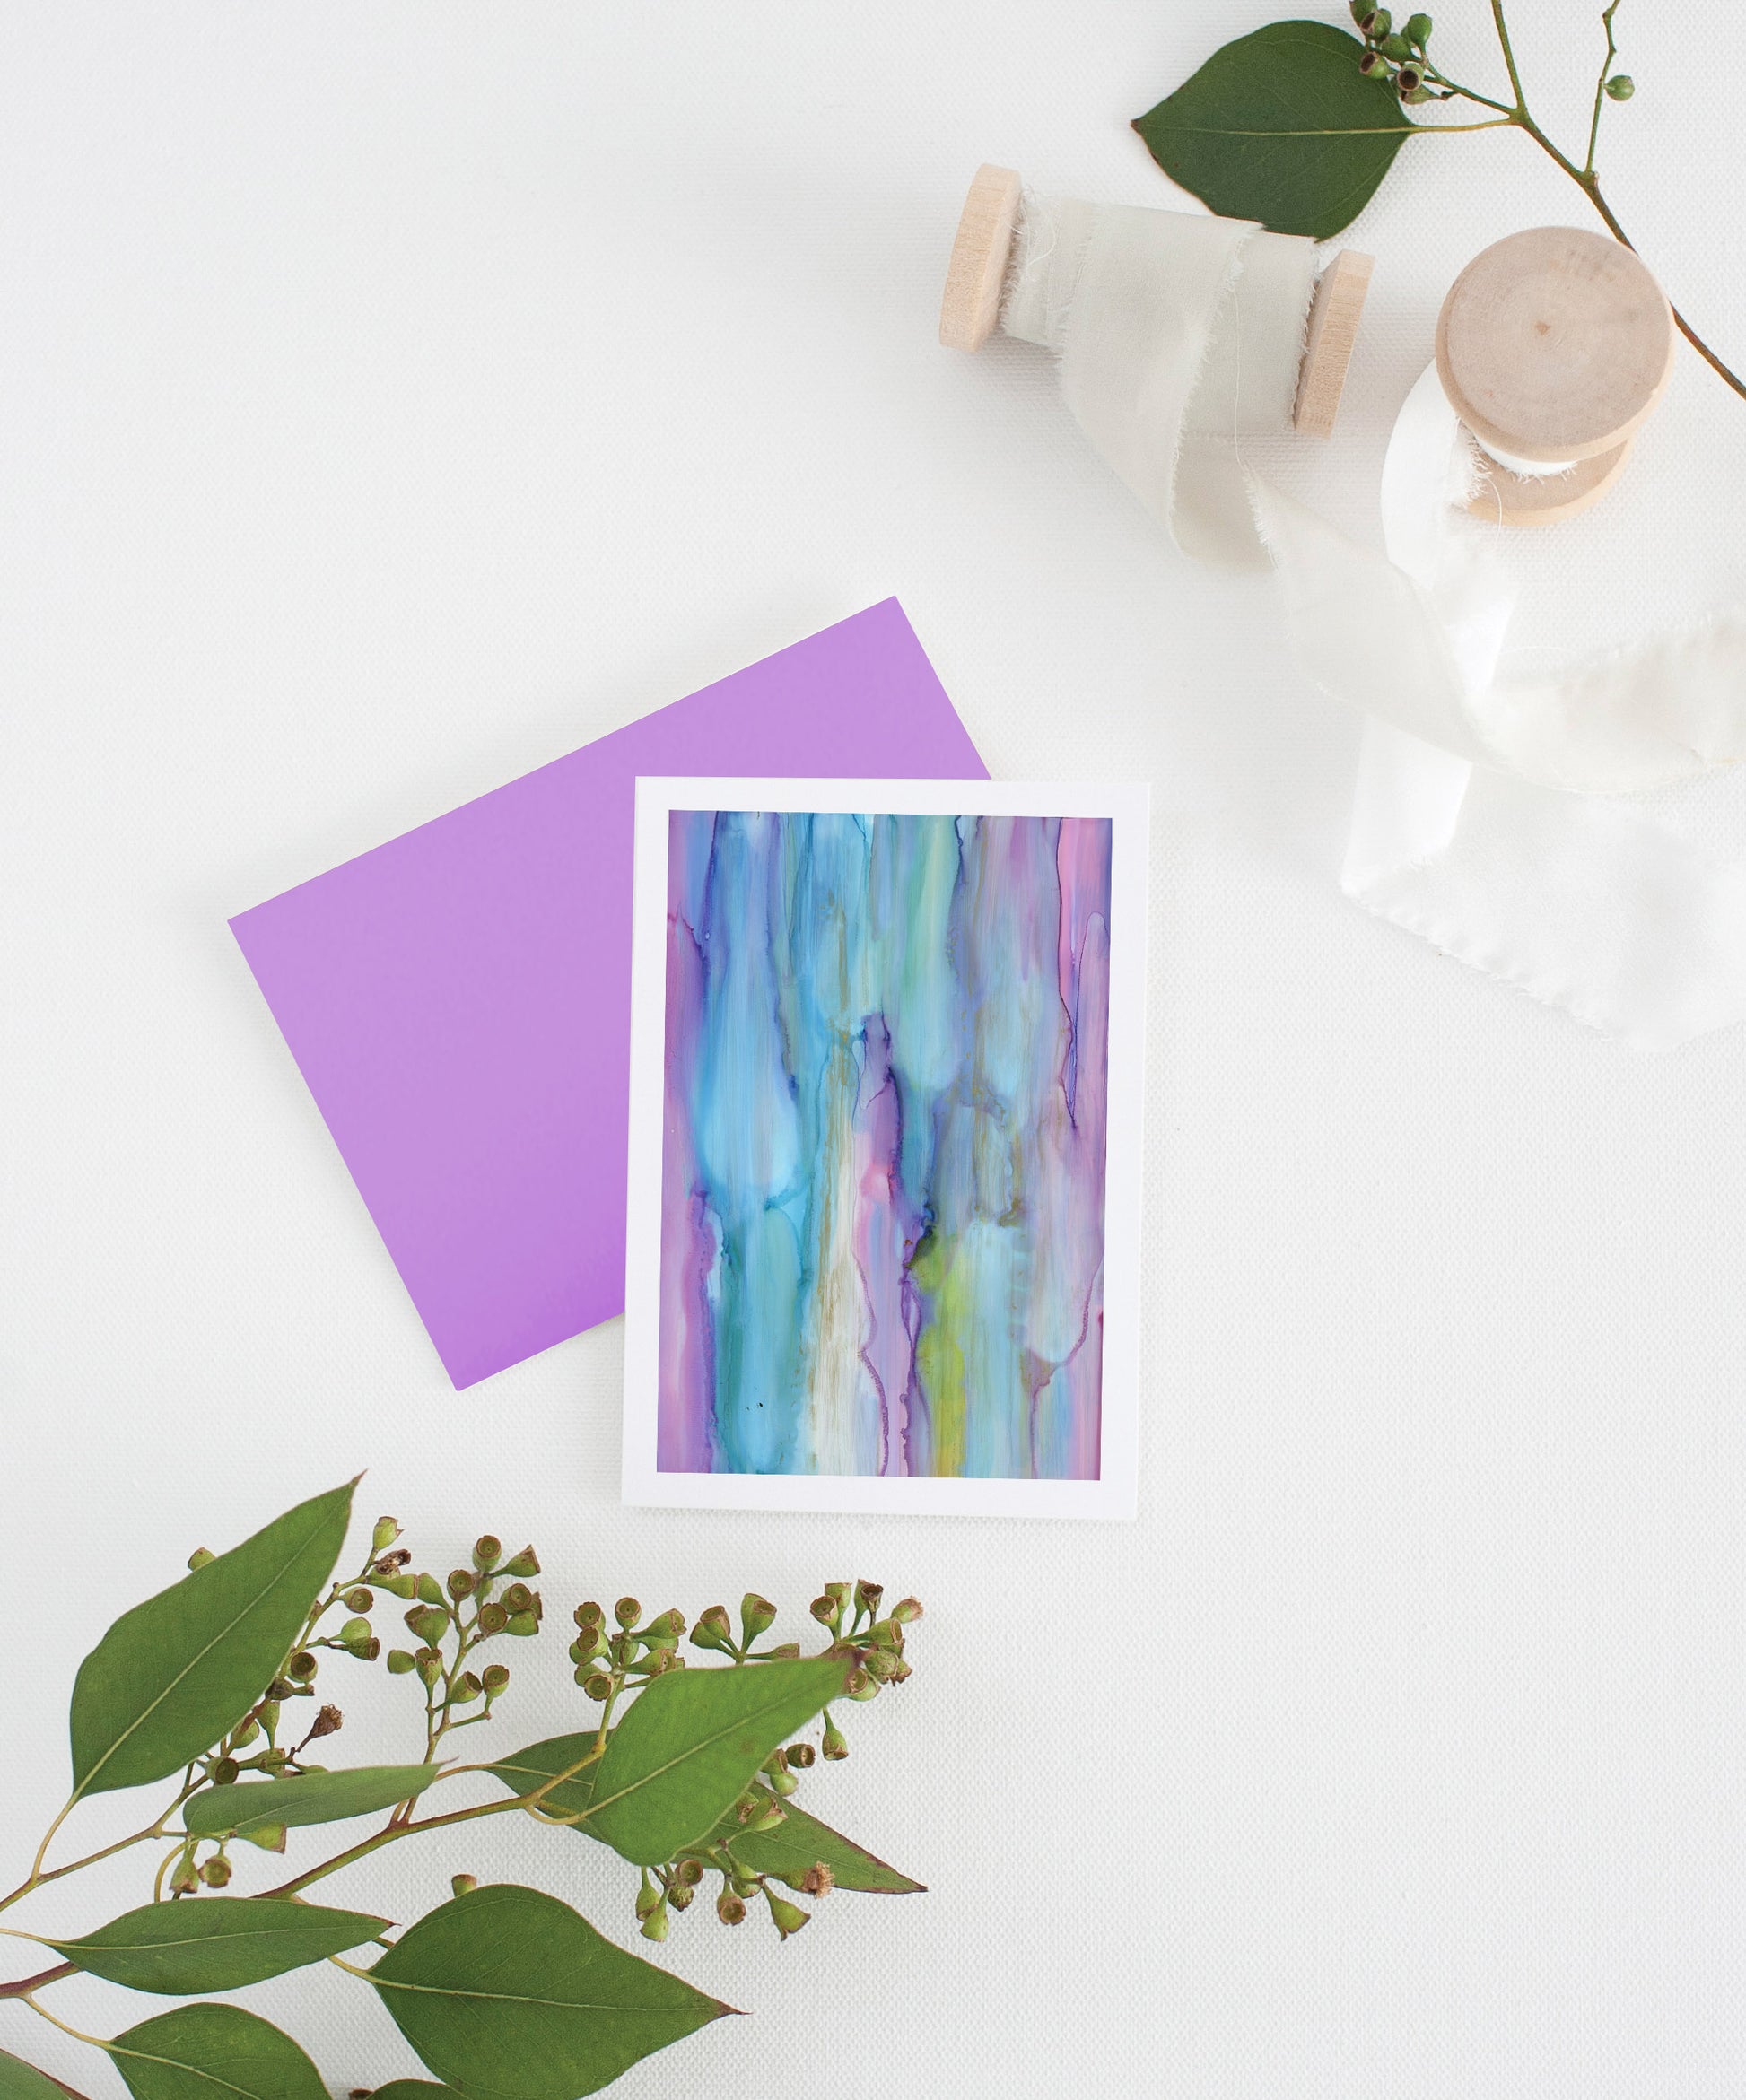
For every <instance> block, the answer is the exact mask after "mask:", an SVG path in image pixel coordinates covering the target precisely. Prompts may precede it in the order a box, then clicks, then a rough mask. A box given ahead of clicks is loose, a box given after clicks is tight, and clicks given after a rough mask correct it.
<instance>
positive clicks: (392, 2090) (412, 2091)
mask: <svg viewBox="0 0 1746 2100" xmlns="http://www.w3.org/2000/svg"><path fill="white" fill-rule="evenodd" d="M454 2090H455V2088H454V2087H452V2086H439V2085H435V2084H433V2083H432V2080H431V2079H429V2078H390V2079H389V2080H388V2084H387V2085H385V2086H378V2087H377V2088H376V2090H375V2091H374V2092H373V2093H372V2094H371V2096H370V2100H448V2096H449V2095H450V2094H451V2093H453V2092H454Z"/></svg>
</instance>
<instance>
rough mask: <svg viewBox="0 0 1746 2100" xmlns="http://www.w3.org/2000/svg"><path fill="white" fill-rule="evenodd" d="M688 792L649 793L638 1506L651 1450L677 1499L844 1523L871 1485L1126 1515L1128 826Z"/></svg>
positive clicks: (909, 799)
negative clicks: (647, 1217)
mask: <svg viewBox="0 0 1746 2100" xmlns="http://www.w3.org/2000/svg"><path fill="white" fill-rule="evenodd" d="M676 785H677V784H676V783H649V782H644V783H640V788H641V789H655V788H658V787H659V788H664V789H667V790H668V793H667V795H665V796H661V797H659V800H660V801H661V802H662V803H663V805H664V806H662V807H661V808H660V809H659V811H658V812H656V811H654V810H652V808H651V809H650V811H647V812H642V811H640V819H641V818H642V817H643V816H646V818H647V821H646V823H645V822H642V821H640V824H639V867H638V886H639V928H638V930H639V948H638V954H637V959H636V968H637V971H638V973H639V987H640V989H641V990H642V992H643V994H644V995H645V996H647V994H648V993H649V991H650V986H649V984H648V983H647V982H646V981H645V979H647V978H651V977H652V975H653V972H654V963H655V958H654V956H653V954H652V945H653V943H652V938H651V939H650V940H647V941H645V939H644V927H643V920H644V918H645V917H646V918H647V919H648V920H649V922H650V924H651V925H652V924H653V923H654V911H653V910H652V908H651V907H650V893H655V894H656V896H657V898H658V901H659V905H660V907H661V909H660V913H659V927H658V928H657V930H658V933H659V979H660V982H659V1025H658V1027H656V1026H653V1025H651V1026H650V1028H649V1029H648V1030H647V1031H646V1035H647V1037H649V1038H651V1039H652V1040H642V1041H640V1042H639V1045H638V1048H637V1050H636V1052H635V1059H634V1062H635V1072H634V1076H633V1127H632V1143H633V1212H634V1211H636V1210H638V1209H642V1210H652V1211H653V1213H654V1216H653V1219H652V1221H651V1223H650V1224H649V1225H648V1226H646V1227H645V1229H644V1230H643V1231H642V1232H638V1231H636V1230H635V1229H634V1228H633V1235H632V1251H631V1265H632V1273H631V1275H630V1276H628V1277H627V1304H628V1305H630V1306H631V1308H632V1316H633V1325H635V1326H637V1327H639V1328H641V1329H642V1330H643V1331H642V1333H641V1335H640V1346H639V1347H638V1348H637V1349H636V1350H635V1351H634V1352H633V1355H632V1360H631V1361H628V1362H627V1407H629V1408H638V1407H640V1408H641V1410H642V1413H643V1414H648V1413H650V1412H651V1413H652V1423H651V1424H647V1425H643V1424H639V1423H638V1422H636V1421H635V1420H634V1418H632V1419H627V1431H628V1432H629V1433H627V1440H626V1460H627V1477H628V1475H629V1471H630V1466H631V1460H632V1457H633V1442H634V1443H635V1444H636V1446H637V1449H638V1451H639V1452H640V1453H641V1455H642V1456H644V1457H648V1456H650V1455H651V1457H652V1466H651V1467H650V1468H647V1470H650V1471H652V1474H653V1475H654V1476H656V1477H658V1479H659V1481H660V1482H662V1483H665V1484H666V1486H667V1489H668V1494H665V1495H663V1496H662V1499H676V1500H692V1499H702V1500H717V1499H733V1500H742V1499H743V1500H754V1501H759V1502H764V1501H767V1500H768V1501H780V1500H781V1499H782V1497H781V1493H780V1489H779V1484H782V1483H789V1484H800V1483H811V1484H814V1485H815V1486H821V1487H823V1486H825V1484H829V1486H828V1488H827V1489H826V1493H825V1495H824V1496H823V1497H819V1496H816V1495H814V1494H801V1495H799V1496H797V1497H795V1498H794V1499H796V1500H797V1501H798V1502H799V1503H801V1504H802V1505H805V1504H808V1503H809V1504H811V1505H812V1506H818V1504H819V1503H820V1501H821V1500H822V1501H823V1502H825V1503H826V1505H828V1504H830V1503H837V1504H839V1505H840V1504H841V1503H842V1501H843V1499H844V1498H843V1495H842V1489H843V1487H844V1486H845V1484H847V1483H851V1482H853V1483H861V1484H865V1485H866V1487H867V1492H866V1493H864V1494H856V1495H853V1496H851V1497H850V1498H849V1499H850V1501H851V1503H853V1505H854V1506H868V1507H877V1506H895V1507H903V1506H906V1504H907V1505H908V1506H916V1507H946V1506H956V1507H966V1506H972V1507H973V1506H990V1507H997V1506H998V1507H1012V1506H1023V1507H1036V1508H1040V1509H1046V1508H1048V1507H1049V1506H1050V1504H1049V1503H1048V1502H1047V1500H1046V1499H1044V1500H1041V1501H1039V1500H1037V1499H1035V1497H1034V1496H1033V1497H1029V1498H1027V1495H1026V1490H1031V1489H1038V1488H1041V1489H1044V1490H1047V1489H1051V1488H1055V1489H1061V1490H1078V1493H1079V1494H1080V1496H1081V1497H1082V1498H1085V1506H1087V1507H1104V1508H1108V1507H1111V1506H1112V1495H1114V1496H1116V1497H1120V1496H1121V1495H1122V1492H1123V1490H1122V1484H1121V1483H1120V1482H1112V1481H1111V1480H1110V1478H1109V1474H1110V1470H1111V1461H1112V1459H1116V1460H1119V1459H1120V1458H1121V1455H1122V1451H1123V1450H1124V1449H1125V1444H1126V1441H1127V1440H1126V1439H1125V1438H1122V1437H1118V1438H1116V1439H1115V1440H1113V1445H1112V1440H1111V1439H1110V1438H1109V1437H1108V1436H1107V1435H1106V1416H1107V1415H1108V1413H1109V1409H1110V1401H1111V1393H1110V1383H1111V1363H1110V1356H1111V1351H1110V1346H1109V1345H1110V1334H1109V1323H1110V1318H1111V1313H1112V1306H1111V1303H1110V1299H1111V1289H1110V1285H1111V1279H1112V1268H1113V1266H1114V1268H1116V1269H1117V1270H1119V1272H1120V1273H1121V1274H1122V1275H1123V1276H1125V1274H1126V1271H1127V1268H1128V1267H1130V1266H1131V1264H1130V1262H1129V1261H1128V1256H1129V1255H1130V1254H1131V1251H1132V1250H1131V1245H1130V1244H1124V1245H1123V1246H1122V1248H1121V1250H1120V1259H1119V1260H1118V1262H1117V1263H1116V1264H1115V1265H1112V1263H1111V1260H1110V1255H1111V1243H1110V1242H1111V1230H1112V1224H1113V1223H1115V1222H1119V1223H1120V1224H1122V1225H1124V1226H1125V1227H1126V1228H1127V1230H1128V1232H1129V1233H1130V1234H1132V1222H1131V1218H1129V1217H1127V1216H1122V1217H1120V1219H1119V1221H1118V1220H1113V1217H1112V1206H1111V1201H1110V1198H1111V1186H1112V1164H1113V1160H1114V1159H1115V1158H1116V1156H1117V1155H1115V1154H1114V1153H1113V1145H1114V1144H1115V1143H1116V1142H1117V1141H1119V1142H1120V1143H1121V1144H1122V1145H1123V1146H1130V1147H1131V1146H1133V1145H1134V1144H1135V1142H1136V1141H1137V1136H1138V1133H1137V1130H1136V1129H1135V1128H1133V1127H1132V1119H1131V1120H1130V1127H1129V1128H1125V1129H1123V1128H1119V1124H1120V1121H1121V1118H1120V1116H1119V1115H1118V1117H1117V1118H1116V1120H1115V1122H1114V1123H1113V1120H1112V1104H1113V1098H1116V1099H1117V1105H1118V1107H1119V1106H1120V1105H1121V1103H1120V1101H1119V1098H1118V1097H1119V1096H1120V1094H1121V1093H1122V1087H1121V1085H1120V1084H1119V1083H1120V1082H1121V1080H1122V1059H1123V1057H1124V1056H1127V1055H1129V1054H1130V1053H1134V1052H1137V1049H1138V1045H1137V1044H1132V1043H1116V1042H1114V1041H1113V1024H1115V1023H1117V1022H1118V1021H1119V1020H1120V1017H1121V1015H1122V1011H1123V1007H1122V1002H1120V1001H1115V1002H1113V998H1112V989H1113V968H1114V967H1115V966H1116V964H1117V963H1118V960H1119V959H1122V958H1124V957H1126V956H1131V955H1132V954H1134V953H1135V952H1136V951H1135V949H1134V945H1133V943H1132V941H1131V940H1130V941H1128V942H1126V943H1125V944H1124V943H1123V941H1122V935H1123V934H1124V933H1131V931H1132V930H1134V929H1131V928H1125V927H1124V925H1123V914H1124V912H1132V911H1143V909H1144V900H1143V895H1142V894H1134V895H1128V896H1119V895H1118V892H1117V873H1118V868H1119V866H1120V863H1121V858H1122V856H1121V854H1120V853H1119V851H1118V832H1119V831H1121V830H1122V827H1123V826H1124V824H1131V823H1133V822H1134V821H1135V820H1134V816H1133V812H1132V809H1131V806H1130V807H1129V808H1127V809H1124V810H1123V811H1122V812H1119V813H1118V812H1112V811H1110V810H1108V809H1104V808H1101V807H1080V806H1073V807H1064V806H1057V804H1056V803H1054V802H1051V801H1049V800H1043V801H1036V800H1035V791H1034V795H1033V804H1034V806H1032V807H1029V808H1026V807H1022V806H1020V807H1010V808H1008V807H1001V806H998V805H1000V804H1001V803H1002V802H1005V801H1008V800H1010V799H1011V797H1012V795H1013V790H1012V789H1010V788H1004V789H996V788H991V787H990V786H989V785H988V784H985V783H982V782H950V783H929V784H927V785H926V786H925V787H923V788H918V787H917V786H916V785H915V784H912V783H904V784H903V786H902V788H901V789H900V790H899V793H901V795H902V797H903V800H904V804H905V805H908V806H894V805H895V803H896V801H897V797H896V795H894V794H890V793H886V794H879V795H877V796H875V795H869V797H868V798H867V799H866V803H865V806H849V807H832V806H828V805H827V803H826V801H825V797H823V795H822V794H821V793H820V792H819V790H820V789H822V788H823V786H824V785H825V784H823V783H816V782H815V783H807V782H792V781H789V782H782V783H781V784H780V787H781V796H782V797H783V798H784V799H787V800H790V801H792V800H793V799H794V798H795V797H796V796H797V795H798V796H799V797H801V798H802V799H803V800H807V801H810V802H811V803H814V804H817V805H818V806H799V807H782V806H775V804H776V797H775V795H773V793H771V792H770V791H769V790H770V789H772V788H773V787H774V786H775V784H774V783H758V784H757V785H758V786H759V787H760V788H761V789H763V790H764V792H762V793H760V794H759V795H758V796H756V797H755V798H754V797H744V798H742V797H739V796H738V795H736V796H734V797H732V798H731V800H726V799H723V797H724V794H725V790H726V789H727V787H728V786H729V784H728V783H714V784H712V785H711V786H710V787H709V789H708V799H707V801H706V802H703V801H697V800H695V799H694V800H692V801H691V802H690V804H689V806H686V801H685V797H680V798H679V800H677V801H673V800H672V799H671V798H670V797H671V794H672V790H673V789H674V788H675V787H676ZM691 785H692V786H693V787H695V788H702V787H703V786H704V785H705V784H704V783H692V784H691ZM733 785H734V786H735V787H740V786H744V785H746V784H744V783H734V784H733ZM864 785H865V786H867V787H869V788H873V787H877V788H878V789H886V786H887V784H886V783H883V782H880V783H867V784H864ZM829 786H830V787H831V789H833V790H834V795H833V797H831V799H833V800H836V801H842V800H845V799H846V798H847V790H848V789H849V787H850V784H849V783H829ZM808 789H812V790H813V792H812V793H811V794H810V796H808V792H807V791H808ZM1108 792H1109V791H1104V794H1105V795H1107V794H1108ZM1131 792H1132V791H1130V794H1131ZM1054 793H1055V794H1056V796H1057V797H1059V798H1063V799H1064V798H1066V797H1067V794H1068V791H1066V790H1059V791H1054ZM1074 797H1075V799H1076V801H1077V802H1078V803H1080V804H1082V803H1084V802H1085V801H1086V799H1087V797H1086V791H1085V790H1083V789H1081V790H1076V791H1074ZM657 798H658V797H654V796H653V795H650V803H651V804H652V803H653V801H654V800H656V799H657ZM1091 799H1092V800H1093V801H1096V800H1098V799H1099V797H1091ZM917 801H922V802H930V801H931V802H933V803H935V804H936V805H943V806H933V807H916V806H912V805H913V804H914V803H915V802H917ZM954 802H956V803H957V804H958V805H960V806H956V807H954V806H949V805H950V804H952V803H954ZM989 804H992V805H996V806H984V805H989ZM657 819H658V820H659V821H658V822H657ZM1139 822H1140V823H1142V824H1143V806H1142V814H1141V816H1140V818H1139ZM645 842H646V843H647V845H648V847H649V848H650V853H649V858H650V860H651V861H653V860H659V862H660V863H661V866H660V867H659V870H657V869H656V868H655V867H652V866H650V867H645V866H644V865H643V853H644V850H645ZM1120 843H1121V844H1122V845H1128V844H1129V843H1130V841H1128V840H1127V839H1125V838H1123V839H1122V841H1120ZM1141 845H1142V848H1143V839H1142V841H1141ZM658 881H659V892H658V893H656V892H655V885H656V883H657V882H658ZM645 947H647V948H649V949H650V953H648V954H645V953H644V949H645ZM1136 989H1137V988H1136V987H1129V988H1128V990H1129V992H1130V993H1132V992H1134V991H1135V990H1136ZM648 1003H649V1006H650V1013H649V1015H648V1019H649V1020H650V1023H651V1024H653V1022H654V1020H655V1015H654V1010H653V1009H654V1006H655V1001H654V1000H653V999H652V998H650V999H649V1001H648ZM1128 1003H1129V1004H1130V1005H1131V998H1130V1001H1129V1002H1128ZM1113 1076H1114V1078H1115V1079H1116V1081H1117V1082H1118V1084H1117V1085H1116V1086H1115V1087H1114V1088H1113V1085H1112V1079H1113ZM1129 1091H1131V1089H1130V1090H1129ZM639 1097H640V1098H639ZM651 1101H652V1102H653V1104H654V1110H655V1113H654V1117H653V1119H652V1125H653V1126H658V1127H655V1128H652V1135H651V1134H650V1130H649V1129H645V1128H644V1127H643V1126H644V1125H645V1124H649V1123H650V1121H651V1120H650V1117H649V1114H648V1110H649V1104H650V1102H651ZM640 1106H641V1108H642V1117H641V1118H639V1114H638V1110H639V1107H640ZM1115 1179H1116V1181H1118V1182H1120V1183H1121V1184H1122V1185H1123V1186H1125V1184H1126V1182H1127V1181H1130V1180H1131V1179H1132V1175H1131V1173H1128V1174H1118V1175H1117V1176H1116V1177H1115ZM650 1181H652V1182H653V1184H654V1185H653V1187H652V1188H650ZM639 1185H641V1187H642V1191H643V1195H642V1202H641V1203H638V1202H637V1201H636V1200H635V1198H636V1192H637V1189H638V1188H639ZM650 1198H653V1200H652V1202H651V1201H650ZM1117 1208H1118V1210H1119V1211H1120V1210H1123V1209H1125V1208H1126V1206H1125V1205H1118V1207H1117ZM650 1256H652V1262H651V1261H650ZM651 1270H652V1273H650V1271H651ZM638 1285H641V1286H642V1287H641V1289H639V1288H637V1287H636V1286H638ZM1119 1295H1120V1293H1118V1296H1119ZM1127 1355H1128V1352H1127V1351H1126V1350H1123V1349H1118V1350H1117V1352H1116V1372H1117V1376H1118V1379H1122V1380H1129V1382H1131V1380H1130V1379H1129V1372H1128V1368H1127V1365H1126V1356H1127ZM633 1372H634V1374H635V1378H636V1381H637V1382H638V1383H640V1384H641V1385H642V1386H643V1387H644V1388H645V1389H648V1388H652V1390H651V1391H650V1390H643V1391H642V1393H641V1394H633V1390H632V1383H633ZM650 1400H652V1408H651V1409H650V1407H649V1402H650ZM650 1426H651V1427H652V1432H653V1435H652V1442H653V1450H652V1454H649V1453H648V1452H647V1449H646V1447H647V1442H648V1438H647V1435H646V1433H642V1430H644V1429H646V1428H647V1427H650ZM643 1469H644V1468H638V1470H639V1471H642V1470H643ZM703 1482H710V1483H715V1484H720V1483H724V1482H738V1483H739V1484H740V1485H741V1486H742V1487H743V1486H746V1485H747V1484H755V1492H754V1493H752V1494H746V1495H742V1494H733V1495H732V1496H731V1497H721V1496H717V1495H710V1494H703V1495H697V1494H694V1490H695V1489H696V1488H697V1487H698V1486H700V1484H701V1483H703ZM945 1484H949V1486H947V1492H946V1493H944V1494H942V1492H941V1489H942V1486H943V1485H945ZM641 1485H642V1487H643V1488H644V1489H647V1488H648V1487H649V1486H650V1481H649V1480H648V1479H647V1478H644V1479H642V1483H641ZM950 1486H958V1487H963V1488H965V1490H967V1495H966V1496H965V1497H964V1498H960V1497H959V1496H956V1495H955V1494H952V1493H950V1492H949V1487H950ZM1003 1488H1010V1489H1013V1490H1015V1491H1016V1503H1015V1495H1013V1494H1001V1493H1000V1490H1001V1489H1003ZM773 1489H776V1490H778V1491H777V1492H775V1493H773V1492H772V1490H773ZM912 1490H913V1491H919V1495H918V1496H917V1497H916V1498H915V1499H913V1500H912V1499H911V1491H912ZM979 1490H980V1491H981V1499H980V1500H979V1499H978V1493H979ZM991 1490H992V1491H993V1495H994V1499H993V1500H990V1499H988V1498H989V1494H990V1491H991ZM1099 1490H1104V1493H1103V1494H1101V1495H1100V1494H1099V1492H1098V1491H1099ZM882 1498H883V1499H882Z"/></svg>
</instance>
